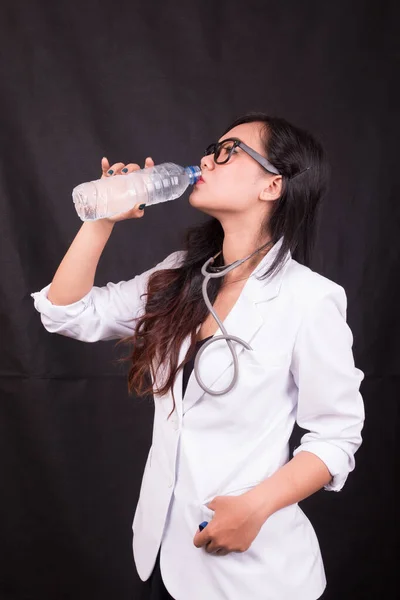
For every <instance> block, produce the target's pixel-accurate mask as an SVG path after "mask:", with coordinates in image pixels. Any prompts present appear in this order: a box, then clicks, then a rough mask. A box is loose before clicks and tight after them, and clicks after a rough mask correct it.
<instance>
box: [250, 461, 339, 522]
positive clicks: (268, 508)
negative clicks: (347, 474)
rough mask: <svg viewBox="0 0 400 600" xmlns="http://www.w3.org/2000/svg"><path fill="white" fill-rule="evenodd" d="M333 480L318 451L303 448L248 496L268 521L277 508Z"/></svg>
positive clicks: (308, 494)
mask: <svg viewBox="0 0 400 600" xmlns="http://www.w3.org/2000/svg"><path fill="white" fill-rule="evenodd" d="M331 479H332V475H331V474H330V473H329V471H328V469H327V467H326V465H325V463H324V462H323V461H322V460H321V459H320V458H318V456H316V455H315V454H312V453H311V452H307V451H303V452H299V453H298V454H296V456H294V457H293V458H292V459H291V460H290V461H289V462H288V463H287V464H286V465H284V466H283V467H281V468H280V469H278V471H276V473H274V474H273V475H271V477H268V479H266V480H265V481H263V482H262V483H260V484H258V485H257V486H255V487H254V488H253V489H251V490H250V491H249V492H246V495H247V496H248V498H249V499H251V501H252V503H253V506H254V507H255V510H256V511H257V512H258V514H259V515H260V518H261V519H262V520H263V521H266V520H267V519H268V517H269V516H270V515H272V514H273V513H274V512H276V511H277V510H280V509H281V508H284V507H285V506H289V505H290V504H295V503H296V502H300V501H301V500H304V498H307V497H308V496H311V494H314V493H315V492H317V491H318V490H320V489H321V488H322V487H324V485H326V484H328V483H329V482H330V481H331Z"/></svg>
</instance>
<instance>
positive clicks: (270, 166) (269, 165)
mask: <svg viewBox="0 0 400 600" xmlns="http://www.w3.org/2000/svg"><path fill="white" fill-rule="evenodd" d="M238 145H239V146H240V147H241V148H243V150H245V151H246V152H247V154H249V155H250V156H251V157H252V158H254V160H256V161H257V162H259V163H260V164H261V165H262V166H263V167H265V168H266V169H267V171H270V172H271V173H274V174H275V175H280V173H279V171H278V169H277V168H276V167H274V165H273V164H272V163H270V162H269V160H268V159H267V158H264V156H261V154H259V153H258V152H255V151H254V150H253V149H252V148H250V146H248V145H247V144H245V143H244V142H240V143H239V144H238Z"/></svg>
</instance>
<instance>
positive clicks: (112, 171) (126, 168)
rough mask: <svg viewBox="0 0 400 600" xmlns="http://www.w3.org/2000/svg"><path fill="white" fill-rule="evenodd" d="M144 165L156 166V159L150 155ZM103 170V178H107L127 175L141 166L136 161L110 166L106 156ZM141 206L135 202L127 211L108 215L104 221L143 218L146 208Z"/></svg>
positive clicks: (112, 221) (102, 166)
mask: <svg viewBox="0 0 400 600" xmlns="http://www.w3.org/2000/svg"><path fill="white" fill-rule="evenodd" d="M144 166H145V168H148V167H154V161H153V159H152V158H151V157H150V156H149V157H148V158H146V161H145V165H144ZM101 170H102V176H101V179H105V178H106V177H113V176H114V175H127V174H128V173H133V171H139V170H140V166H139V165H138V164H136V163H128V164H127V165H125V164H124V163H122V162H118V163H114V164H113V165H111V166H110V163H109V161H108V159H107V158H106V157H105V156H104V157H103V158H102V159H101ZM139 206H141V205H140V204H135V206H134V207H133V208H131V209H130V210H128V211H127V212H124V213H120V214H118V215H114V216H112V217H106V218H105V219H104V221H108V222H109V223H117V222H118V221H125V220H127V219H141V218H142V217H143V215H144V208H142V209H140V208H139Z"/></svg>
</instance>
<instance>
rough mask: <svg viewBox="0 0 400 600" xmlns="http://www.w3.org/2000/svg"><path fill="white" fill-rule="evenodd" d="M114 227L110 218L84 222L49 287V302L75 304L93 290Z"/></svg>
mask: <svg viewBox="0 0 400 600" xmlns="http://www.w3.org/2000/svg"><path fill="white" fill-rule="evenodd" d="M113 227H114V224H113V223H111V222H109V221H108V220H107V219H99V220H98V221H86V222H85V223H83V225H82V226H81V228H80V230H79V231H78V233H77V235H76V236H75V239H74V240H73V242H72V244H71V246H70V247H69V249H68V251H67V253H66V255H65V256H64V258H63V259H62V261H61V263H60V265H59V267H58V269H57V271H56V273H55V275H54V277H53V281H52V284H51V286H50V288H49V291H48V299H49V300H50V302H52V303H53V304H63V305H67V304H72V303H73V302H76V301H77V300H80V298H82V297H83V296H85V294H87V293H88V292H89V291H90V289H91V288H92V287H93V283H94V277H95V274H96V269H97V265H98V262H99V260H100V256H101V254H102V252H103V249H104V247H105V245H106V243H107V241H108V238H109V237H110V235H111V232H112V230H113Z"/></svg>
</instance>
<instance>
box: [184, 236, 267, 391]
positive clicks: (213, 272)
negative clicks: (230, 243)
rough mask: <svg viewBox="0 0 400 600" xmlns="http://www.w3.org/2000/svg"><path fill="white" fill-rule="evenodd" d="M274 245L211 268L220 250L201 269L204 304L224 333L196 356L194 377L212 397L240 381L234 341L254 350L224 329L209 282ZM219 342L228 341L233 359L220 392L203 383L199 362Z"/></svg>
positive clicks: (201, 349) (212, 340)
mask: <svg viewBox="0 0 400 600" xmlns="http://www.w3.org/2000/svg"><path fill="white" fill-rule="evenodd" d="M272 243H273V242H272V241H269V242H267V243H266V244H264V246H261V247H260V248H257V250H255V251H254V252H252V253H251V254H249V256H246V258H241V259H239V260H235V262H233V263H231V264H230V265H227V266H225V265H224V266H221V267H212V266H209V265H211V264H212V263H213V262H214V261H215V259H216V258H217V257H218V256H219V255H220V254H221V252H222V250H220V251H219V252H218V253H217V254H216V255H215V256H212V257H211V258H209V259H208V260H207V261H206V262H205V263H204V265H203V266H202V268H201V273H202V275H203V276H204V280H203V285H202V292H203V299H204V302H205V303H206V306H207V308H208V310H209V311H210V313H211V314H212V316H213V317H214V319H215V320H216V322H217V323H218V325H219V327H220V329H221V331H222V335H217V336H216V337H212V338H211V339H210V340H207V342H205V344H204V345H203V346H201V348H200V349H199V351H198V353H197V355H196V358H195V361H194V368H193V371H194V375H195V377H196V380H197V383H198V384H199V386H200V387H201V388H202V389H203V390H204V391H205V392H207V394H211V395H212V396H222V395H223V394H227V393H228V392H230V391H231V389H232V388H233V387H234V386H235V384H236V382H237V380H238V376H239V365H238V357H237V355H236V352H235V349H234V346H233V344H232V341H234V342H237V343H238V344H241V345H242V346H244V347H245V348H246V349H247V350H252V348H251V346H250V345H249V344H248V343H247V342H246V341H245V340H242V339H240V338H239V337H237V336H235V335H229V334H228V332H227V330H226V329H225V327H224V324H223V323H222V321H221V319H220V318H219V317H218V315H217V313H216V312H215V310H214V309H213V307H212V305H211V302H210V299H209V297H208V294H207V286H208V282H209V281H210V279H213V278H216V277H225V275H227V274H228V273H230V271H233V269H236V267H239V266H240V265H242V264H243V263H244V262H246V261H247V260H249V259H250V258H251V257H252V256H254V254H256V253H257V252H260V250H262V249H263V248H266V247H267V246H268V245H271V244H272ZM207 268H209V271H208V270H207ZM218 340H226V343H227V344H228V348H229V350H230V351H231V354H232V358H233V378H232V381H231V383H230V384H229V385H228V387H227V388H225V389H224V390H220V391H214V390H211V389H210V388H208V387H207V386H206V385H205V384H204V383H203V382H202V380H201V377H200V375H199V361H200V357H201V355H202V353H203V352H204V351H205V349H206V348H208V346H210V344H212V343H214V342H217V341H218Z"/></svg>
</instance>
